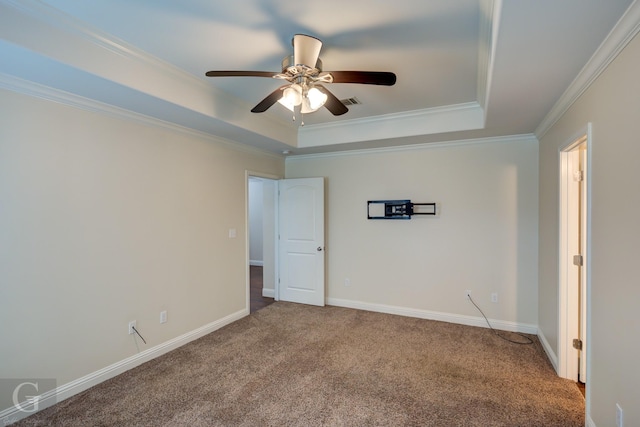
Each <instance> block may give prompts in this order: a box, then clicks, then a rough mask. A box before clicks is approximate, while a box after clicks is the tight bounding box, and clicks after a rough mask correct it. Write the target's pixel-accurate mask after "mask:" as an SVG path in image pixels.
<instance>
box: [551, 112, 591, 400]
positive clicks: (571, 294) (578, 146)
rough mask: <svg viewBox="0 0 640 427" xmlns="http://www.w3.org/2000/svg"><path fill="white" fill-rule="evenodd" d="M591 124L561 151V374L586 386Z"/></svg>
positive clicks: (559, 337)
mask: <svg viewBox="0 0 640 427" xmlns="http://www.w3.org/2000/svg"><path fill="white" fill-rule="evenodd" d="M590 136H591V126H590V124H589V125H588V126H587V128H586V129H584V130H583V131H582V132H580V133H579V136H578V137H576V138H572V139H571V140H570V142H569V143H568V144H566V145H565V146H564V147H563V148H561V150H560V227H559V232H560V235H559V241H560V248H559V272H560V278H559V285H560V286H559V290H560V293H559V302H560V304H559V326H560V330H559V334H558V339H559V345H558V371H559V372H558V374H559V375H560V376H561V377H564V378H568V379H571V380H574V381H576V382H577V383H578V384H579V385H582V386H583V387H584V385H586V383H587V380H588V358H589V335H590V334H589V314H588V313H589V306H590V303H589V295H590V285H589V283H590V282H589V280H590V279H589V267H590V256H589V255H590V254H589V245H590V239H589V230H590V227H589V212H590V202H589V195H590V188H591V182H590V178H589V176H590V174H589V172H590V157H591V156H590V152H591V137H590Z"/></svg>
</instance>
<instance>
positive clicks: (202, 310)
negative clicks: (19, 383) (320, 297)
mask: <svg viewBox="0 0 640 427" xmlns="http://www.w3.org/2000/svg"><path fill="white" fill-rule="evenodd" d="M246 170H251V171H255V172H263V173H266V174H270V175H280V176H282V175H283V173H284V161H283V160H282V159H281V158H280V157H276V156H272V155H266V154H262V153H259V152H257V151H249V150H243V149H239V148H234V146H233V145H229V144H227V143H222V142H218V141H213V140H211V139H204V138H202V137H198V136H196V135H194V134H188V133H182V132H177V131H173V130H168V129H166V128H162V127H156V126H151V125H143V124H141V123H138V122H134V121H130V120H125V119H122V118H113V117H108V116H107V115H104V114H97V113H91V112H87V111H83V110H79V109H75V108H72V107H68V106H64V105H61V104H58V103H53V102H49V101H45V100H41V99H36V98H32V97H28V96H25V95H20V94H17V93H14V92H9V91H1V92H0V292H1V297H0V328H1V329H0V342H2V345H1V346H0V361H1V363H0V378H55V379H56V380H57V383H58V386H61V385H64V384H67V383H69V382H71V381H74V380H77V379H78V378H80V377H82V376H85V375H87V374H90V373H93V372H95V371H97V370H100V369H102V368H104V367H106V366H109V365H111V364H114V363H116V362H119V361H121V360H123V359H125V358H128V357H130V356H132V355H135V354H136V353H137V351H138V347H137V346H136V343H135V341H134V340H133V337H132V336H130V335H128V334H127V326H128V322H129V321H130V320H133V319H136V320H137V324H138V329H139V330H140V332H141V333H142V334H143V336H144V337H145V339H146V340H147V343H148V344H147V345H144V344H143V343H142V342H140V341H139V342H138V344H139V349H140V350H141V351H142V350H145V349H148V348H152V347H154V346H158V345H160V344H162V343H165V342H168V341H170V340H172V339H174V338H176V337H179V336H181V335H183V334H186V333H189V332H190V331H193V330H196V329H198V328H201V327H203V325H208V324H210V323H211V322H215V321H217V320H219V319H222V318H224V317H225V316H229V315H233V314H240V315H242V313H243V311H244V310H246V309H247V307H246V301H247V296H246V276H245V275H246V264H245V257H246V250H247V248H246V235H245V186H246V184H245V171H246ZM230 228H235V229H236V230H237V238H235V239H230V238H229V229H230ZM161 310H167V311H168V319H169V321H168V322H167V323H166V324H162V325H161V324H160V323H159V313H160V311H161ZM9 406H11V402H10V401H9V402H7V401H2V402H0V410H2V409H5V408H8V407H9Z"/></svg>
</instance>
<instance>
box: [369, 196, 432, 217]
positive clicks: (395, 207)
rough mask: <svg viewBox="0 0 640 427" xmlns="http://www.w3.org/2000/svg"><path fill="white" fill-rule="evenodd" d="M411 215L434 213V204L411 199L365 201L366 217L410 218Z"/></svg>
mask: <svg viewBox="0 0 640 427" xmlns="http://www.w3.org/2000/svg"><path fill="white" fill-rule="evenodd" d="M413 215H436V204H435V203H411V200H369V201H368V202H367V219H411V217H412V216H413Z"/></svg>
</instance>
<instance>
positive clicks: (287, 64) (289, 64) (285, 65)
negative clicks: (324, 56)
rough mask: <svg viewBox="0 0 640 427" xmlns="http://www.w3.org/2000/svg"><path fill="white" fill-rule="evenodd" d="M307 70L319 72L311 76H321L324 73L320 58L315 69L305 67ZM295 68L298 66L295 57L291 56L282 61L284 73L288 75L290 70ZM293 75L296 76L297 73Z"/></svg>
mask: <svg viewBox="0 0 640 427" xmlns="http://www.w3.org/2000/svg"><path fill="white" fill-rule="evenodd" d="M303 66H304V67H305V68H308V69H309V70H317V71H318V72H317V73H316V72H313V73H309V74H319V73H321V72H322V61H321V60H320V58H318V60H317V61H316V66H315V67H314V68H309V67H308V66H306V65H303ZM292 67H293V68H295V67H296V64H294V62H293V55H289V56H285V57H284V59H283V60H282V72H283V73H286V72H287V71H289V69H290V68H292ZM292 74H296V73H295V72H294V73H292Z"/></svg>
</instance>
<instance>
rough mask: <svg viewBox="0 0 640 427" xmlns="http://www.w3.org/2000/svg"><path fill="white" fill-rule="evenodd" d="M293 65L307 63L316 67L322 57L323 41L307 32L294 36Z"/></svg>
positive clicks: (310, 66)
mask: <svg viewBox="0 0 640 427" xmlns="http://www.w3.org/2000/svg"><path fill="white" fill-rule="evenodd" d="M292 43H293V65H306V66H307V67H309V68H314V67H315V66H316V62H318V58H319V57H320V49H321V48H322V41H320V40H319V39H317V38H315V37H311V36H307V35H306V34H296V35H295V36H293V40H292Z"/></svg>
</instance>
